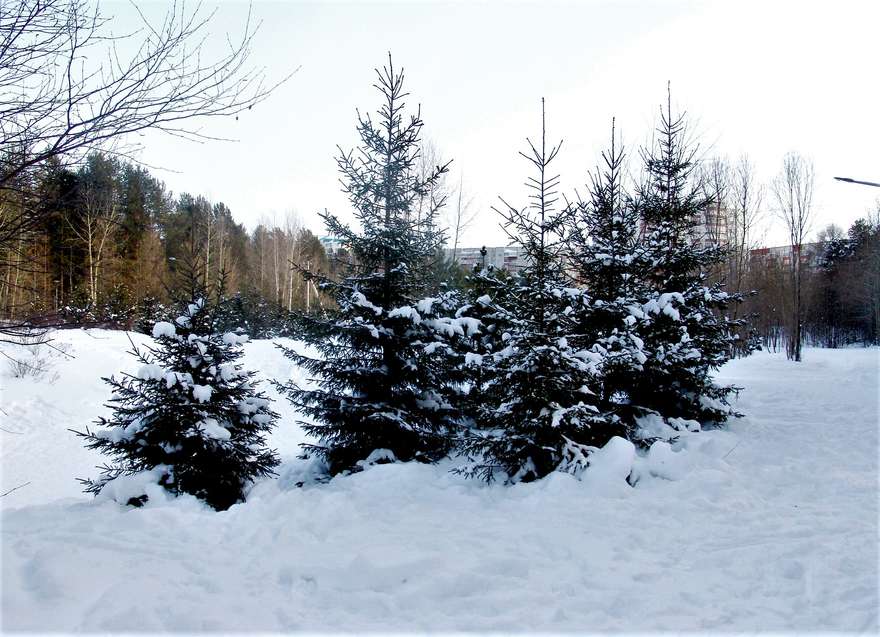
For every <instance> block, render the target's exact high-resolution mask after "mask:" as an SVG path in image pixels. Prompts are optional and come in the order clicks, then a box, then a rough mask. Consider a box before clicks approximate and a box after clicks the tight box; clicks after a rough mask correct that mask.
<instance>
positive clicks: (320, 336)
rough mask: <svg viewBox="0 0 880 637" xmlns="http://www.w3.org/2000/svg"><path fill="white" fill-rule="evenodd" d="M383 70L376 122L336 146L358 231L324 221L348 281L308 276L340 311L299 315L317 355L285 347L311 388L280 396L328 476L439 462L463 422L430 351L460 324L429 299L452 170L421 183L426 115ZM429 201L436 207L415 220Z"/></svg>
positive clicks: (436, 354)
mask: <svg viewBox="0 0 880 637" xmlns="http://www.w3.org/2000/svg"><path fill="white" fill-rule="evenodd" d="M376 73H377V76H378V81H377V83H376V84H375V87H376V88H377V89H378V91H379V93H380V94H381V97H382V105H381V107H380V108H379V110H378V114H377V118H376V121H375V122H374V120H373V119H372V118H371V117H370V116H369V115H368V116H365V117H362V116H360V115H359V116H358V126H357V130H358V134H359V136H360V146H359V148H358V149H357V151H356V152H354V151H350V152H344V151H342V150H341V149H340V155H339V156H338V159H337V163H338V167H339V171H340V173H341V176H342V177H341V182H342V186H343V190H344V192H345V193H346V194H347V195H348V197H349V201H350V202H351V204H352V207H353V209H354V216H355V218H356V219H357V222H358V225H359V226H360V228H356V227H352V226H350V225H348V224H346V223H344V222H343V221H342V220H340V219H339V217H337V216H336V215H334V214H329V213H325V214H323V215H322V217H323V219H324V222H325V224H326V227H327V233H328V234H330V235H331V236H334V237H337V238H339V239H340V240H341V241H342V242H343V244H344V245H345V249H346V253H347V255H349V261H348V263H347V272H346V273H345V276H343V277H342V278H341V279H339V280H337V279H331V278H322V277H321V276H320V275H315V274H311V273H305V274H306V275H307V276H312V277H314V278H316V279H318V280H319V281H320V287H321V288H322V291H323V292H324V293H325V294H327V295H328V296H329V297H331V298H332V299H333V300H334V301H335V304H336V306H337V309H336V311H334V312H332V313H330V314H328V315H326V316H325V315H323V314H322V315H320V316H319V315H302V316H301V327H302V330H303V335H304V339H305V340H306V341H307V342H309V343H310V344H311V345H313V346H314V347H315V348H316V349H317V350H318V351H319V352H320V354H321V355H320V357H311V356H308V355H305V354H301V353H298V352H296V351H294V350H292V349H285V355H286V356H287V357H288V358H290V359H291V360H293V361H295V362H296V363H297V364H298V365H300V366H302V367H304V368H306V369H307V370H308V371H309V372H310V374H311V376H312V378H313V380H314V383H315V386H314V387H311V388H308V387H300V386H297V385H293V384H288V385H286V386H282V389H283V390H284V391H285V392H286V393H287V395H288V397H289V399H290V401H291V402H292V403H293V404H294V405H296V406H297V407H298V408H299V410H300V411H301V412H302V413H303V414H306V415H307V416H310V417H311V419H312V420H311V421H306V422H302V423H301V424H302V426H303V428H304V429H305V431H306V432H307V433H309V434H310V435H311V436H313V437H314V438H316V439H317V441H316V442H314V443H309V444H306V445H304V448H305V450H306V453H307V454H316V455H317V456H319V457H321V458H323V459H324V460H325V461H326V463H327V468H328V471H329V473H330V474H336V473H339V472H342V471H357V470H359V469H360V467H362V466H363V462H364V461H367V460H370V461H372V460H375V459H382V460H383V461H388V460H393V459H396V460H401V461H408V460H418V461H424V462H427V461H434V460H437V459H439V458H441V457H442V456H444V455H445V454H446V453H448V451H449V449H450V445H451V438H452V434H453V429H454V426H455V423H456V422H457V417H458V416H457V409H456V407H455V405H454V401H453V400H452V399H453V398H454V396H455V395H456V394H457V393H458V389H457V387H456V382H455V380H454V378H453V377H454V374H453V373H452V371H451V369H450V365H449V362H448V360H447V352H448V351H449V349H448V348H446V347H442V346H440V345H432V343H435V342H438V335H443V334H446V333H447V332H449V333H450V334H452V335H453V336H455V335H456V333H457V332H462V331H463V327H462V325H463V324H462V323H461V322H455V321H452V320H446V321H440V320H438V319H439V318H441V317H440V316H439V315H438V314H437V312H439V311H440V310H441V309H442V307H443V306H444V302H435V301H437V300H438V299H437V298H435V299H424V298H423V297H424V295H425V293H426V291H427V290H428V289H429V288H430V286H431V273H432V270H433V269H434V266H435V260H436V257H437V254H438V247H439V246H440V245H441V243H442V239H443V234H442V232H441V231H440V230H439V229H438V224H437V212H438V209H439V208H440V206H442V205H443V203H444V200H443V199H442V198H441V199H439V200H436V199H434V198H431V197H427V195H428V194H429V193H430V192H431V191H432V189H433V188H434V186H435V185H436V183H437V180H438V179H440V178H441V176H442V175H443V174H444V173H445V172H446V170H447V166H448V164H447V165H444V166H437V167H435V168H434V169H433V170H432V171H430V173H429V174H427V175H426V176H423V177H422V176H419V174H418V171H417V170H416V167H417V162H418V159H419V146H420V145H419V136H420V132H421V129H422V125H423V124H422V120H421V117H420V114H419V111H418V110H417V111H416V112H415V114H412V115H406V114H405V103H404V99H405V98H406V96H407V93H405V92H404V89H403V79H404V77H403V73H402V72H396V71H395V69H394V67H393V66H392V63H391V58H390V56H389V61H388V65H387V66H385V67H384V68H383V69H382V70H381V71H380V70H377V71H376ZM426 197H427V199H428V200H429V201H430V205H429V206H427V207H423V209H422V210H421V211H420V212H419V211H417V210H416V208H417V206H416V204H417V202H419V201H425V200H426ZM441 296H442V295H441ZM438 298H439V297H438ZM420 301H421V302H420ZM441 340H442V339H441Z"/></svg>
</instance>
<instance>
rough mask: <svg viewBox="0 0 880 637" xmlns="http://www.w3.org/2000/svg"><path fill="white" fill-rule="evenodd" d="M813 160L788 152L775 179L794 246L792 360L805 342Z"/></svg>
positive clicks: (790, 323)
mask: <svg viewBox="0 0 880 637" xmlns="http://www.w3.org/2000/svg"><path fill="white" fill-rule="evenodd" d="M814 174H815V173H814V169H813V163H812V162H811V161H810V160H808V159H805V158H804V157H802V156H801V155H799V154H797V153H788V154H787V155H786V156H785V158H784V159H783V160H782V169H781V171H780V172H779V174H778V175H777V176H776V178H775V179H774V180H773V185H772V189H773V196H774V199H775V203H776V215H777V216H778V217H779V219H780V220H781V221H782V222H783V223H784V224H785V228H786V231H787V232H788V242H789V245H790V246H791V255H790V258H789V280H790V284H791V298H790V299H789V301H790V307H789V308H787V309H788V312H787V318H788V320H787V326H786V327H787V332H788V333H787V334H786V338H787V342H786V348H785V350H786V355H787V356H788V358H789V360H794V361H800V360H801V345H802V344H803V333H802V329H803V314H804V313H803V302H802V298H803V275H804V263H803V260H804V259H805V257H806V256H807V255H806V254H805V253H804V244H805V243H806V240H807V235H808V234H809V232H810V228H811V226H812V223H813V181H814Z"/></svg>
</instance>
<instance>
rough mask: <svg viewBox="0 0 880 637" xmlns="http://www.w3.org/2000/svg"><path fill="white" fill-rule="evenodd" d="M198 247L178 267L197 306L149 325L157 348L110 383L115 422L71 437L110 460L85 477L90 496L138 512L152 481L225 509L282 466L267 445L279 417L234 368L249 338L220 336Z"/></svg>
mask: <svg viewBox="0 0 880 637" xmlns="http://www.w3.org/2000/svg"><path fill="white" fill-rule="evenodd" d="M195 246H196V244H195V241H194V240H192V241H191V242H190V252H189V254H188V255H185V256H184V257H183V258H182V259H181V261H180V269H179V275H180V276H181V277H183V278H184V279H186V280H185V281H182V282H181V284H180V287H181V288H182V289H186V290H187V293H188V294H187V295H188V296H189V297H190V299H191V300H190V301H189V302H186V301H185V300H184V301H179V314H180V315H179V316H178V317H177V318H176V319H175V321H174V322H173V323H171V322H167V321H159V322H157V323H155V324H154V325H153V328H152V335H153V337H154V338H155V340H156V346H155V347H151V346H146V347H144V348H138V347H134V346H133V350H132V352H131V353H132V354H133V355H134V356H135V357H136V358H137V360H138V361H139V362H140V364H141V367H140V369H139V371H138V372H137V374H136V375H134V376H132V375H127V374H126V375H124V376H123V377H122V378H116V377H110V378H105V379H104V381H105V382H106V383H108V384H109V385H110V387H111V388H112V389H113V397H112V398H111V399H110V402H109V405H108V406H109V407H111V408H112V409H113V414H112V415H111V417H110V418H104V417H102V418H100V419H99V420H98V421H97V425H99V427H100V429H96V430H95V431H90V430H89V429H88V428H87V429H86V431H85V432H74V433H76V434H77V435H79V436H81V437H83V438H85V440H86V447H88V448H89V449H95V450H98V451H100V452H102V453H104V454H107V455H109V456H111V457H112V458H113V462H112V463H111V464H105V465H104V466H103V470H102V473H101V476H100V477H99V478H97V479H94V480H91V479H86V480H81V482H82V483H83V484H84V485H85V491H86V492H87V493H94V494H95V495H98V494H99V493H101V492H102V491H105V490H107V493H109V494H111V495H112V496H113V497H115V498H116V499H120V497H121V498H122V499H124V500H125V501H126V502H127V503H128V504H132V505H135V506H140V505H141V504H143V503H144V502H145V501H146V500H147V499H148V497H149V496H148V495H147V494H146V493H145V489H146V485H147V484H153V485H158V486H160V487H162V488H164V489H165V490H167V491H168V492H170V493H172V494H183V493H187V494H191V495H193V496H195V497H197V498H199V499H201V500H204V501H205V502H206V503H207V504H208V505H210V506H211V507H213V508H215V509H217V510H225V509H228V508H229V507H230V506H232V505H233V504H236V503H237V502H241V501H243V500H244V496H245V490H246V488H247V486H248V485H249V483H251V482H252V481H254V480H256V479H258V478H263V477H266V476H269V475H272V474H273V468H274V467H275V466H276V465H277V464H278V458H277V456H276V454H275V452H274V451H272V450H270V449H268V448H267V447H266V440H265V438H266V435H267V434H268V432H269V431H271V429H272V428H273V427H274V423H275V420H276V419H277V417H278V415H277V414H276V413H275V412H273V411H272V410H271V409H270V401H269V399H268V398H267V397H266V396H265V395H264V394H263V393H262V392H260V391H257V389H256V387H255V385H254V382H253V376H254V373H253V372H247V371H244V370H243V369H242V366H241V364H240V363H238V360H239V359H240V357H241V354H242V352H241V344H242V343H244V342H246V341H247V337H246V336H244V335H242V334H238V333H231V332H227V333H225V334H221V333H217V332H216V331H215V330H214V326H215V324H216V321H217V308H216V306H215V305H212V304H210V303H208V302H206V301H205V299H206V298H207V296H208V294H207V291H206V290H205V288H204V285H203V283H202V278H201V276H200V269H199V265H198V264H199V263H200V262H201V259H200V258H199V254H198V250H197V248H196V247H195ZM132 489H134V491H132ZM147 490H148V489H147Z"/></svg>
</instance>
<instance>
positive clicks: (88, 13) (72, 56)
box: [0, 0, 289, 334]
mask: <svg viewBox="0 0 880 637" xmlns="http://www.w3.org/2000/svg"><path fill="white" fill-rule="evenodd" d="M134 6H135V9H136V10H137V11H138V14H139V16H140V18H141V27H140V28H139V29H137V30H135V31H133V32H131V33H128V34H126V35H121V36H120V35H115V34H114V33H113V31H112V26H113V25H112V20H111V19H110V18H108V17H106V16H104V15H103V14H102V13H101V11H100V8H99V7H98V6H97V5H92V4H90V3H89V2H88V0H39V1H34V0H10V1H8V2H5V1H4V2H0V149H2V155H0V201H3V202H5V201H8V200H10V199H11V198H12V197H13V196H14V195H18V199H19V201H20V202H23V204H24V205H19V206H18V207H16V208H14V209H13V208H11V207H6V208H5V214H4V215H3V219H2V223H0V254H2V255H4V258H8V255H10V254H15V245H16V242H17V240H18V238H19V237H20V236H21V235H22V234H23V233H26V232H28V231H29V230H30V229H32V228H34V227H35V226H36V225H37V224H38V223H39V221H40V219H41V212H40V208H39V206H38V205H36V202H35V201H34V199H35V197H34V196H33V193H32V192H31V191H30V189H29V188H28V183H29V182H30V181H31V180H30V178H29V174H30V173H32V172H33V170H34V169H36V168H37V167H39V166H41V165H43V164H44V163H45V162H46V161H47V160H50V159H53V158H58V157H63V158H65V159H66V160H77V159H79V158H81V157H83V156H85V155H86V154H87V153H88V152H89V151H92V150H98V149H103V150H111V151H113V152H116V153H125V152H126V151H131V150H134V148H133V146H132V145H131V142H130V140H131V135H132V134H135V133H141V132H143V131H146V130H149V129H153V130H162V131H165V132H167V133H170V134H172V135H176V136H179V137H183V138H187V139H194V140H204V139H209V138H211V137H210V136H209V135H207V134H206V133H204V132H203V131H201V130H200V129H199V128H198V126H197V120H200V119H202V118H212V117H222V116H232V115H235V116H237V114H239V113H242V112H245V111H247V110H249V109H251V108H252V107H254V106H255V105H257V104H259V103H260V102H262V101H263V100H264V99H266V98H267V97H268V96H269V94H270V93H271V92H272V91H273V90H274V89H275V88H276V87H277V86H278V84H280V82H278V83H275V84H270V83H267V82H266V79H265V76H264V73H263V71H262V70H261V69H259V68H254V67H252V66H251V65H250V54H251V46H252V44H253V40H254V36H255V34H256V31H257V27H258V25H257V24H255V23H254V22H253V21H252V19H251V16H250V11H249V12H248V18H247V20H246V22H245V24H244V27H243V30H242V32H241V34H240V35H239V36H238V37H232V36H228V37H227V38H226V48H225V49H224V50H223V52H221V53H219V54H218V55H217V56H216V57H214V58H213V59H211V58H210V57H209V55H208V54H207V51H206V49H205V47H203V43H204V41H205V39H206V38H207V36H208V35H209V31H210V27H211V18H212V16H213V13H207V14H206V13H205V12H204V11H202V8H201V5H200V4H197V5H196V6H195V7H194V8H192V9H190V8H188V7H187V5H186V4H185V3H184V2H182V1H181V2H174V3H173V4H172V5H171V7H170V9H169V10H168V11H167V13H165V15H164V18H162V19H161V20H159V21H150V20H148V19H147V18H146V16H144V14H143V13H141V12H140V10H139V9H138V8H137V5H134ZM127 51H131V53H130V54H126V52H127ZM288 77H289V76H288ZM286 79H287V78H283V79H282V80H281V82H283V81H285V80H286ZM10 210H17V211H18V212H17V213H16V214H10V212H9V211H10ZM27 327H28V326H27V324H22V325H18V326H17V329H19V330H20V329H26V328H27ZM10 330H12V333H15V330H16V326H13V325H11V324H4V325H3V326H2V328H0V334H9V333H11V332H10Z"/></svg>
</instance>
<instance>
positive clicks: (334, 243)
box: [318, 237, 343, 257]
mask: <svg viewBox="0 0 880 637" xmlns="http://www.w3.org/2000/svg"><path fill="white" fill-rule="evenodd" d="M318 241H320V242H321V245H322V246H324V252H326V253H327V256H328V257H332V256H333V255H334V254H336V253H337V252H339V250H341V249H342V248H343V245H342V239H338V238H337V237H318Z"/></svg>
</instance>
